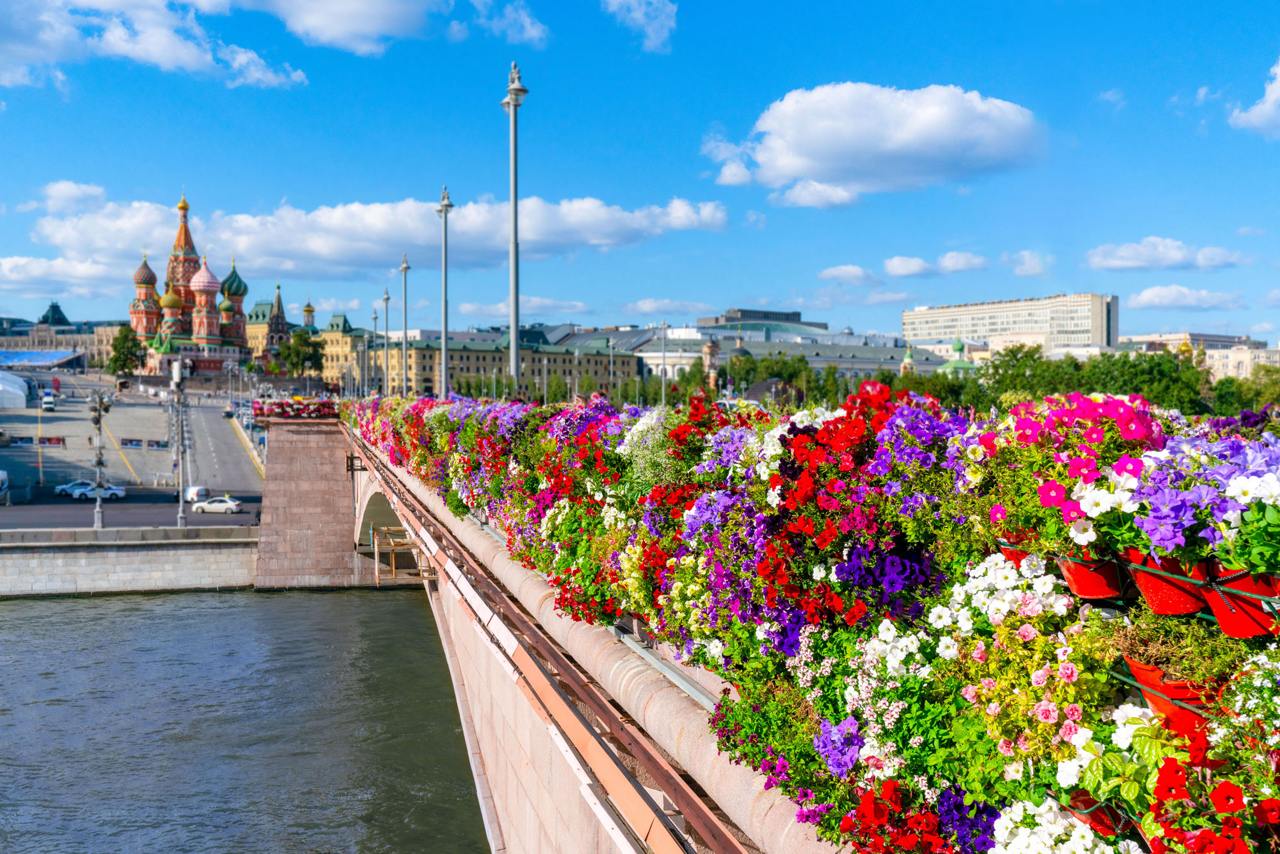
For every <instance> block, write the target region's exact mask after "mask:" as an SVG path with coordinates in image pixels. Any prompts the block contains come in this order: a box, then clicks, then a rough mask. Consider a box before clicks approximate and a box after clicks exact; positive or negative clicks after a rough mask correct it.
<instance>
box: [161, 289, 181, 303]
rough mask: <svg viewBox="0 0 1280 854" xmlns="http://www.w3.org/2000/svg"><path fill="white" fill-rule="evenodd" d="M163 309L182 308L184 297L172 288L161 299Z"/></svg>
mask: <svg viewBox="0 0 1280 854" xmlns="http://www.w3.org/2000/svg"><path fill="white" fill-rule="evenodd" d="M160 307H161V308H182V297H180V296H178V293H177V291H175V290H173V289H172V288H170V289H169V290H167V291H165V292H164V296H162V297H160Z"/></svg>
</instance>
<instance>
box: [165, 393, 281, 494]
mask: <svg viewBox="0 0 1280 854" xmlns="http://www.w3.org/2000/svg"><path fill="white" fill-rule="evenodd" d="M222 407H223V404H222V402H221V401H202V402H200V403H198V404H197V405H193V406H190V407H188V409H187V440H188V444H187V451H188V455H187V459H188V461H189V462H190V466H189V468H188V470H187V471H186V472H185V473H184V476H185V477H186V478H187V480H186V483H187V484H188V485H192V486H195V485H198V486H207V487H209V492H210V493H211V494H214V495H221V494H222V493H224V492H229V493H231V494H232V495H233V496H235V497H237V498H247V497H249V496H253V495H261V494H262V477H261V476H260V475H259V474H258V470H257V469H256V468H254V465H253V462H252V461H251V460H250V458H249V452H248V451H247V450H246V449H245V446H244V443H243V442H242V441H241V439H240V437H239V436H238V435H237V434H236V432H235V426H234V425H233V424H232V423H231V419H230V418H224V417H223V416H222Z"/></svg>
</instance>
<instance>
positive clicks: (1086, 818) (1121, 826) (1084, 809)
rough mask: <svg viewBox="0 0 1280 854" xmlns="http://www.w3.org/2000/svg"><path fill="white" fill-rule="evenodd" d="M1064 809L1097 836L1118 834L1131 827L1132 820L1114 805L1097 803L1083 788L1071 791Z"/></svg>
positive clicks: (1109, 836)
mask: <svg viewBox="0 0 1280 854" xmlns="http://www.w3.org/2000/svg"><path fill="white" fill-rule="evenodd" d="M1066 810H1067V812H1069V813H1071V814H1072V815H1073V816H1075V817H1076V819H1077V820H1078V821H1080V822H1081V823H1083V824H1086V825H1088V826H1089V829H1090V830H1092V831H1093V832H1094V833H1096V834H1098V835H1099V836H1104V837H1107V838H1111V837H1115V836H1119V835H1120V834H1122V833H1127V832H1128V831H1129V830H1130V828H1132V827H1133V822H1131V821H1130V820H1129V819H1128V818H1127V817H1125V815H1124V814H1123V813H1121V812H1120V811H1119V810H1117V809H1115V808H1114V807H1110V806H1106V805H1104V804H1099V803H1098V801H1097V800H1096V799H1095V798H1094V797H1093V795H1090V794H1089V793H1088V792H1086V791H1085V790H1084V789H1076V790H1075V791H1074V792H1072V793H1071V802H1070V803H1069V804H1067V806H1066Z"/></svg>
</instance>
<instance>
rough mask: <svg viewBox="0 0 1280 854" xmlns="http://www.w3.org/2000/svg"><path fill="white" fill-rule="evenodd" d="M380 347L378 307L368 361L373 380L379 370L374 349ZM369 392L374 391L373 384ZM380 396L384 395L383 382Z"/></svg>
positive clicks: (374, 314) (374, 317)
mask: <svg viewBox="0 0 1280 854" xmlns="http://www.w3.org/2000/svg"><path fill="white" fill-rule="evenodd" d="M377 346H378V307H377V306H376V305H375V306H374V307H373V337H372V338H370V339H369V353H368V357H367V359H366V361H368V362H369V365H370V369H369V378H370V379H372V378H373V374H374V373H375V372H376V371H377V369H378V351H377V350H375V349H374V348H375V347H377ZM369 390H370V391H372V390H373V383H370V384H369ZM378 394H382V382H381V381H379V382H378Z"/></svg>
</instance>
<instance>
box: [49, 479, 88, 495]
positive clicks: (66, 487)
mask: <svg viewBox="0 0 1280 854" xmlns="http://www.w3.org/2000/svg"><path fill="white" fill-rule="evenodd" d="M91 486H93V481H91V480H73V481H71V482H70V483H63V484H60V485H58V486H55V487H54V488H53V494H54V495H66V496H68V497H70V496H71V494H72V493H73V492H75V491H76V490H77V489H88V488H89V487H91Z"/></svg>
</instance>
